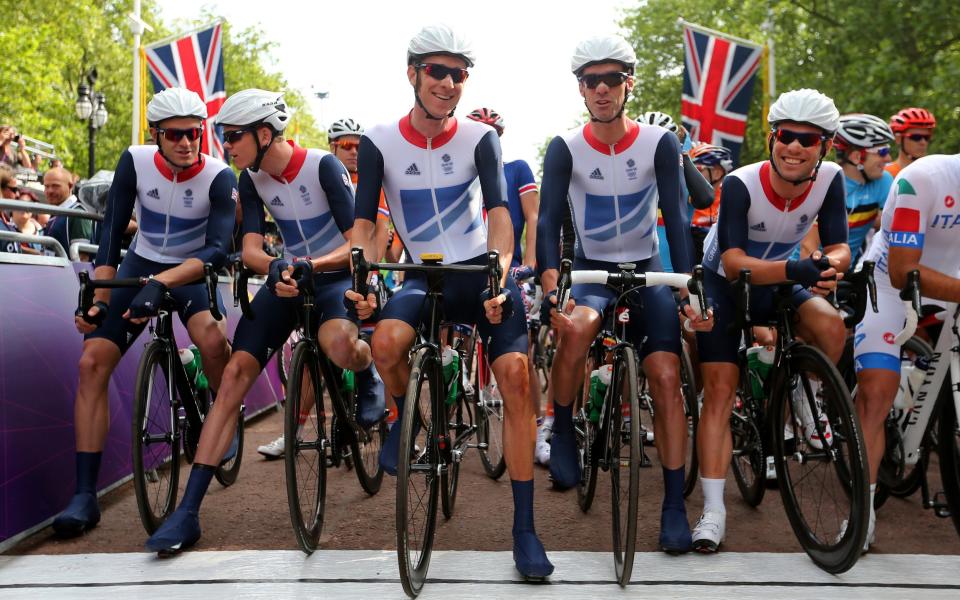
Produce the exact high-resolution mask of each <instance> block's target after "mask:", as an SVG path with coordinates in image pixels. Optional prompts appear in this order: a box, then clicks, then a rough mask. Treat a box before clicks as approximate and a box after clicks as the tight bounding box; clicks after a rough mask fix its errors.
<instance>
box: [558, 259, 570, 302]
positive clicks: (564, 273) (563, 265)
mask: <svg viewBox="0 0 960 600" xmlns="http://www.w3.org/2000/svg"><path fill="white" fill-rule="evenodd" d="M572 272H573V261H572V260H570V259H569V258H564V259H563V260H561V261H560V276H559V277H558V278H557V311H559V312H561V313H562V312H563V311H564V310H566V307H567V302H569V301H570V288H571V287H572V286H573V275H572Z"/></svg>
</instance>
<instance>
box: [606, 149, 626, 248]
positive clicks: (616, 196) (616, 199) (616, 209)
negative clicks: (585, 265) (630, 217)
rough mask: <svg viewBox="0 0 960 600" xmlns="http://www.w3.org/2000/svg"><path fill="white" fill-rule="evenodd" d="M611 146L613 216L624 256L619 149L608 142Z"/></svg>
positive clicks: (619, 245)
mask: <svg viewBox="0 0 960 600" xmlns="http://www.w3.org/2000/svg"><path fill="white" fill-rule="evenodd" d="M608 146H609V148H610V173H609V175H608V176H609V177H610V183H611V185H612V186H613V218H614V222H615V223H616V224H617V256H618V257H622V256H623V236H622V235H621V231H620V193H619V192H618V191H617V151H616V150H615V149H614V144H608Z"/></svg>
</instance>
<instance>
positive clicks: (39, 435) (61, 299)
mask: <svg viewBox="0 0 960 600" xmlns="http://www.w3.org/2000/svg"><path fill="white" fill-rule="evenodd" d="M80 270H90V265H89V264H86V263H78V264H74V265H72V268H71V266H63V265H59V266H54V265H36V264H31V265H27V264H9V263H0V507H2V508H0V544H2V543H3V541H4V540H6V539H8V538H11V537H13V536H16V535H18V534H20V533H22V532H25V531H27V530H30V529H31V528H34V527H36V526H37V525H39V524H41V523H43V522H45V521H47V520H49V519H50V518H51V517H53V516H54V515H56V513H57V512H59V511H60V510H62V509H63V507H64V506H66V503H67V501H68V500H69V499H70V497H71V496H72V494H73V489H74V485H75V475H74V451H75V445H74V428H73V421H74V419H73V403H74V398H75V396H76V390H77V363H78V361H79V359H80V353H81V349H82V344H83V337H82V336H81V335H80V334H79V333H77V331H76V328H75V327H74V324H73V312H74V310H75V309H76V304H77V291H78V283H77V278H76V272H78V271H80ZM258 287H259V286H255V285H251V291H253V292H255V291H256V289H257V288H258ZM220 293H221V296H222V298H223V299H224V303H225V306H226V309H227V312H226V316H227V319H228V321H227V323H228V325H227V332H228V336H229V337H230V338H232V337H233V331H234V329H235V327H236V324H237V321H238V320H239V318H240V314H239V309H237V308H234V307H233V303H232V301H231V299H232V297H233V296H232V292H231V290H230V284H229V283H226V282H224V283H221V285H220ZM174 324H175V332H176V338H177V342H178V344H180V346H181V347H186V346H188V345H189V344H190V340H189V337H188V336H187V333H186V330H185V328H184V327H183V326H182V324H180V321H179V318H174ZM149 341H150V334H149V329H148V330H146V331H145V332H144V334H142V335H141V336H140V338H139V339H138V340H137V341H136V342H134V344H133V345H132V346H131V347H130V350H129V351H128V352H127V353H126V354H125V355H124V357H123V358H122V359H121V361H120V364H119V365H118V366H117V369H116V371H114V373H113V377H112V379H111V382H110V388H109V393H108V399H109V414H110V429H109V432H108V435H107V441H106V444H105V447H104V453H103V462H102V465H101V469H100V477H99V479H98V482H97V487H98V489H100V490H103V489H105V488H107V487H110V486H111V485H113V484H115V483H117V482H119V481H121V480H122V479H124V478H125V477H128V476H129V475H130V473H131V472H132V458H131V448H130V446H131V441H130V424H131V419H132V414H133V393H134V385H135V380H136V375H137V366H138V364H139V361H140V356H141V354H142V353H143V349H144V347H145V345H146V344H147V343H148V342H149ZM278 390H279V392H278ZM279 397H282V387H281V386H280V382H279V378H278V376H277V374H276V369H275V368H270V367H268V369H267V370H265V371H264V372H263V373H261V375H260V377H259V378H258V379H257V380H256V382H255V383H254V386H253V388H252V389H251V391H250V393H249V394H248V396H247V398H246V399H245V404H246V407H247V411H246V413H247V415H253V414H256V413H257V412H259V411H261V410H263V409H265V408H269V407H270V406H272V405H274V404H275V403H276V402H277V399H278V398H279Z"/></svg>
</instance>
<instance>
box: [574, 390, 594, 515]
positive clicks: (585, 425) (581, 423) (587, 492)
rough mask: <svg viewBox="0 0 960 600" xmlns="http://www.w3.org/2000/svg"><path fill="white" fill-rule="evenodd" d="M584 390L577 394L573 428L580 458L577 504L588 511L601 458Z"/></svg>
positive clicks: (591, 502)
mask: <svg viewBox="0 0 960 600" xmlns="http://www.w3.org/2000/svg"><path fill="white" fill-rule="evenodd" d="M583 394H584V392H583V390H581V391H580V393H578V394H577V399H576V401H575V402H574V405H573V428H574V436H575V439H576V442H577V456H578V457H579V459H580V484H579V485H578V486H577V504H578V505H579V506H580V510H582V511H583V512H588V511H589V510H590V507H591V506H592V505H593V498H594V495H595V494H596V491H597V468H598V466H599V458H598V457H597V456H596V453H595V452H594V449H593V446H594V443H595V441H596V438H597V424H596V423H594V422H593V421H591V420H590V413H589V409H588V408H587V407H586V405H585V402H584V399H583Z"/></svg>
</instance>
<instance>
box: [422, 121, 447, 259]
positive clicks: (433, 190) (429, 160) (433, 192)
mask: <svg viewBox="0 0 960 600" xmlns="http://www.w3.org/2000/svg"><path fill="white" fill-rule="evenodd" d="M432 152H433V138H427V155H426V157H425V158H424V164H425V165H426V169H427V173H429V179H430V198H431V199H432V200H433V212H434V214H436V215H437V229H438V230H439V231H440V235H438V236H437V239H438V240H442V239H443V237H442V234H443V233H444V229H443V219H442V218H441V217H440V203H439V202H437V182H436V181H434V178H433V157H432V156H431V154H432ZM440 250H441V252H443V254H444V256H443V260H444V262H447V261H449V259H450V257H449V256H448V252H447V251H446V250H447V248H446V247H445V245H444V244H443V242H441V248H440Z"/></svg>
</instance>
